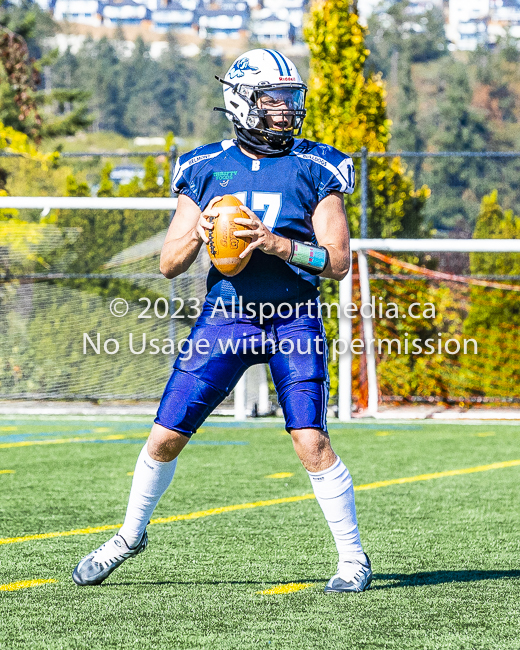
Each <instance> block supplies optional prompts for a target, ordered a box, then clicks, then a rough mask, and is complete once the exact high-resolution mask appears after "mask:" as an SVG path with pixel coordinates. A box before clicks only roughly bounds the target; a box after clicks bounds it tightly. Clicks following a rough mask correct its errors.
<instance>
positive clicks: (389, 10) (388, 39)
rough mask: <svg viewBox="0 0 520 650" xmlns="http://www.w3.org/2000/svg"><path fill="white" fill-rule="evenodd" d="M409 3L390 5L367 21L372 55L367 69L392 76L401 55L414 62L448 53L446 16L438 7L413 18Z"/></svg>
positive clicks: (368, 41)
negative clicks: (445, 26) (393, 68)
mask: <svg viewBox="0 0 520 650" xmlns="http://www.w3.org/2000/svg"><path fill="white" fill-rule="evenodd" d="M409 6H410V2H409V0H405V1H404V2H392V3H391V4H390V3H387V6H386V7H385V10H381V9H380V10H379V11H377V10H376V11H375V12H374V13H373V14H372V15H371V16H370V18H369V19H368V35H367V39H366V43H367V47H368V49H369V50H370V53H371V56H370V59H369V60H368V61H367V68H368V69H369V70H373V71H375V72H382V73H383V76H384V77H385V78H388V77H389V76H390V75H391V73H392V66H395V65H396V63H397V62H398V60H399V58H400V57H401V55H405V56H407V57H408V58H409V59H410V61H411V63H422V62H425V61H433V60H435V59H438V58H439V57H442V56H444V55H446V54H447V53H448V40H447V38H446V34H445V31H444V16H443V13H442V10H441V9H439V8H438V7H433V8H432V9H430V10H428V11H425V12H423V13H422V14H413V15H411V14H410V12H409V11H408V10H409Z"/></svg>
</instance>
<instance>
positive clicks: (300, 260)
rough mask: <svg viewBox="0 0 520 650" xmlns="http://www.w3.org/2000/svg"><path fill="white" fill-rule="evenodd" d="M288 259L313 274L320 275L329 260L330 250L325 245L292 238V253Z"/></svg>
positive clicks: (290, 262)
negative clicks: (306, 242) (305, 242)
mask: <svg viewBox="0 0 520 650" xmlns="http://www.w3.org/2000/svg"><path fill="white" fill-rule="evenodd" d="M287 261H288V262H289V264H293V265H294V266H297V267H298V268H300V269H303V270H304V271H307V272H308V273H310V274H311V275H319V274H320V273H322V272H323V271H324V269H325V267H326V266H327V264H328V262H329V251H328V250H327V249H326V248H324V247H323V246H314V245H313V244H304V243H303V242H299V241H294V239H291V254H290V256H289V259H288V260H287Z"/></svg>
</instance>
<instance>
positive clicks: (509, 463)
mask: <svg viewBox="0 0 520 650" xmlns="http://www.w3.org/2000/svg"><path fill="white" fill-rule="evenodd" d="M518 465H520V460H506V461H504V462H502V463H491V465H478V466H477V467H467V468H465V469H450V470H448V471H446V472H434V473H433V474H419V476H407V477H405V478H392V479H390V480H389V481H376V482H375V483H367V484H366V485H356V486H355V487H354V490H356V491H362V490H375V489H376V488H382V487H388V486H389V485H401V484H403V483H416V482H417V481H431V480H432V479H434V478H445V477H446V476H459V475H461V474H475V473H476V472H487V471H489V470H491V469H504V468H506V467H517V466H518ZM0 541H1V540H0Z"/></svg>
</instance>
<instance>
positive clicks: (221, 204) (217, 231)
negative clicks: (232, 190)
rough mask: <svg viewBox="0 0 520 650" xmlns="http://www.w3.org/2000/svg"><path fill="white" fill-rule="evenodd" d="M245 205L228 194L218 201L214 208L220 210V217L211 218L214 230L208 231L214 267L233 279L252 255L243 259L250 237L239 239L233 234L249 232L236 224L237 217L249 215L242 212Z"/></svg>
mask: <svg viewBox="0 0 520 650" xmlns="http://www.w3.org/2000/svg"><path fill="white" fill-rule="evenodd" d="M242 205H243V203H242V202H241V201H240V200H239V199H237V197H236V196H232V195H231V194H226V195H225V196H223V197H222V198H221V199H220V200H219V201H217V202H216V203H215V204H214V205H213V208H214V209H215V210H218V213H219V214H218V217H210V218H209V219H208V221H210V222H211V223H213V224H214V228H213V230H209V231H208V237H209V243H208V244H207V248H208V253H209V256H210V258H211V261H212V262H213V265H214V266H215V267H216V268H217V269H218V270H219V271H220V272H221V273H222V275H226V276H227V277H233V276H235V275H237V274H238V273H240V271H242V270H243V269H244V268H245V267H246V266H247V263H248V262H249V260H250V258H251V253H250V254H249V255H247V256H246V257H244V259H241V258H240V257H239V255H240V253H242V252H243V251H245V249H246V248H247V246H248V244H249V242H250V241H251V238H250V237H244V238H238V237H235V235H234V234H233V233H234V231H235V230H247V229H248V228H247V226H243V225H242V224H238V223H235V221H234V219H235V217H244V218H245V219H248V218H249V217H248V215H247V214H246V213H245V212H243V210H241V208H240V206H242Z"/></svg>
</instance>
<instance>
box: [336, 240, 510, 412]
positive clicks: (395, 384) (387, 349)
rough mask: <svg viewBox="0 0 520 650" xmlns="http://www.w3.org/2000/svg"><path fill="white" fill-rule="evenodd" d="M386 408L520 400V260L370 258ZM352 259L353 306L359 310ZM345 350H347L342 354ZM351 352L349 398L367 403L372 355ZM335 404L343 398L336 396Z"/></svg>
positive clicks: (358, 334)
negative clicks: (403, 405) (394, 405)
mask: <svg viewBox="0 0 520 650" xmlns="http://www.w3.org/2000/svg"><path fill="white" fill-rule="evenodd" d="M366 254H367V258H368V266H369V271H370V273H369V277H370V292H371V295H370V303H371V304H368V305H365V306H364V312H363V314H360V313H359V312H355V318H353V319H352V330H353V333H352V338H353V339H354V340H356V339H357V340H359V341H363V342H365V341H366V331H365V329H364V324H363V316H368V317H369V318H370V319H371V320H372V325H373V340H374V343H373V357H372V358H373V363H374V364H375V368H376V381H377V387H376V390H377V401H378V403H379V404H387V405H389V404H403V403H409V404H413V403H415V404H417V403H426V404H437V403H445V404H457V405H460V406H470V405H485V404H494V405H497V404H512V403H520V393H519V391H518V386H519V381H520V350H519V346H518V340H519V337H520V254H518V253H501V252H488V253H477V252H473V253H462V252H444V253H431V254H415V255H414V254H404V253H382V252H378V251H375V250H368V251H366ZM360 279H362V278H360V267H359V265H358V261H357V258H356V256H354V267H353V285H352V286H353V303H354V304H356V306H357V307H358V308H361V305H362V304H363V300H362V297H361V290H360V286H361V285H360ZM340 351H341V350H340ZM358 352H359V353H357V354H356V353H354V354H352V357H351V358H352V401H353V405H354V409H357V410H363V409H366V408H367V407H368V402H369V364H370V354H368V353H366V352H365V351H364V350H361V348H360V346H358ZM336 400H337V396H336Z"/></svg>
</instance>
